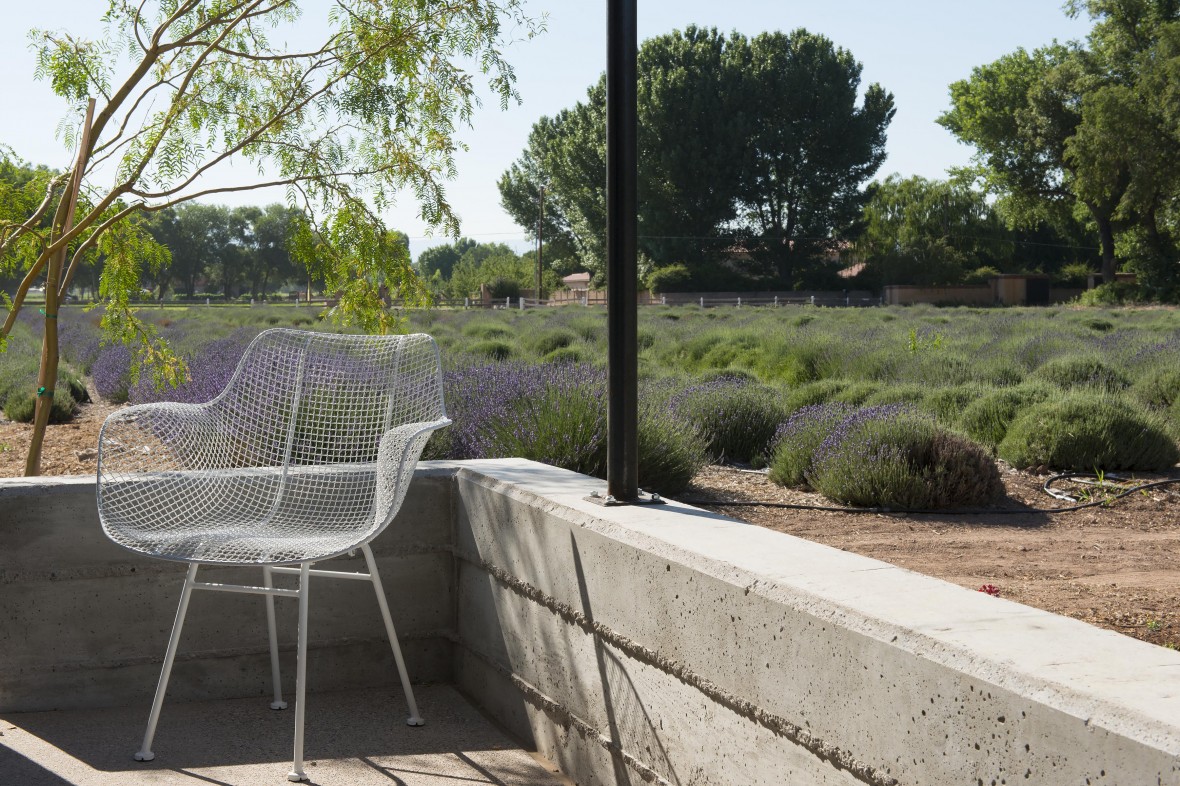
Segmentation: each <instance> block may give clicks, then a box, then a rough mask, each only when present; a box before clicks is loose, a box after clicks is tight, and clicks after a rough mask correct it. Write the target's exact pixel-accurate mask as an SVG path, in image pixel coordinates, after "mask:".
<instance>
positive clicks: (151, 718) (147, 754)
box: [135, 562, 197, 761]
mask: <svg viewBox="0 0 1180 786" xmlns="http://www.w3.org/2000/svg"><path fill="white" fill-rule="evenodd" d="M196 579H197V564H196V563H195V562H194V563H192V564H191V565H189V566H188V575H186V576H185V578H184V587H183V588H182V589H181V590H180V606H179V608H177V609H176V621H175V622H173V623H172V635H171V636H170V637H169V639H168V652H167V653H166V654H165V655H164V667H163V668H162V669H161V670H160V681H159V683H157V685H156V698H155V700H154V701H153V702H152V712H151V714H150V715H148V725H147V731H145V732H144V734H143V745H141V746H140V748H139V752H138V753H136V754H135V760H136V761H151V760H152V759H154V758H156V754H154V753H152V740H153V739H154V738H155V736H156V724H157V723H159V721H160V708H161V707H163V706H164V693H165V692H166V691H167V690H168V678H169V677H170V676H171V675H172V662H173V661H175V660H176V646H177V644H179V643H180V630H181V628H183V627H184V616H185V614H187V613H188V601H189V598H190V597H192V594H193V582H194V581H196Z"/></svg>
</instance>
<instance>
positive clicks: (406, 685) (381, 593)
mask: <svg viewBox="0 0 1180 786" xmlns="http://www.w3.org/2000/svg"><path fill="white" fill-rule="evenodd" d="M361 551H363V552H364V554H365V564H366V565H368V568H369V576H371V577H372V582H373V590H374V591H375V592H376V593H377V605H378V606H380V607H381V619H382V620H384V622H385V632H386V634H388V635H389V644H390V646H391V647H393V660H394V662H396V663H397V673H398V676H399V677H401V680H402V690H404V691H405V692H406V702H407V703H408V704H409V705H410V717H408V718H406V725H407V726H422V725H424V724H425V723H426V721H424V720H422V717H421V716H420V715H419V714H418V704H417V703H416V702H415V701H414V690H413V689H412V688H411V687H410V676H409V675H408V674H407V673H406V662H405V660H403V659H402V650H401V647H399V646H398V643H397V632H396V631H394V629H393V618H392V617H390V616H389V603H387V602H386V600H385V588H384V587H382V586H381V574H379V573H378V572H377V561H376V560H374V559H373V550H372V549H371V548H369V544H368V543H366V544H365V545H363V546H361Z"/></svg>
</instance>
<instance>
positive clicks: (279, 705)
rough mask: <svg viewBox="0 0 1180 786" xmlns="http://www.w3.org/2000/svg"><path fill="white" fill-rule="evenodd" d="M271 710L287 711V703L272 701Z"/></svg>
mask: <svg viewBox="0 0 1180 786" xmlns="http://www.w3.org/2000/svg"><path fill="white" fill-rule="evenodd" d="M270 708H271V709H272V710H285V709H287V702H285V701H272V702H271V703H270Z"/></svg>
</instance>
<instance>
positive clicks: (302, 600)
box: [287, 562, 311, 783]
mask: <svg viewBox="0 0 1180 786" xmlns="http://www.w3.org/2000/svg"><path fill="white" fill-rule="evenodd" d="M310 569H311V563H310V562H304V563H303V564H302V565H300V566H299V645H298V661H297V663H296V666H295V756H294V760H293V763H292V765H291V772H290V773H288V774H287V780H289V781H292V782H294V783H297V782H299V781H305V780H307V773H305V772H304V771H303V718H304V715H305V714H306V713H307V701H306V699H307V596H308V590H309V589H310V588H311V581H310V579H311V575H310V573H309V571H310Z"/></svg>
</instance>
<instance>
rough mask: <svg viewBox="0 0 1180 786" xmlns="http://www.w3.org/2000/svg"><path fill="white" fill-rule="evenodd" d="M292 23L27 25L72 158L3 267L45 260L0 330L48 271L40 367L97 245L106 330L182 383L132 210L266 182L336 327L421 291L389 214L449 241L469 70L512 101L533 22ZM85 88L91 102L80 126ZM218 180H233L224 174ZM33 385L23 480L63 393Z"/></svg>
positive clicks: (164, 16)
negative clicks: (140, 313)
mask: <svg viewBox="0 0 1180 786" xmlns="http://www.w3.org/2000/svg"><path fill="white" fill-rule="evenodd" d="M300 16H301V9H300V3H299V2H298V0H219V1H218V2H213V3H211V2H207V0H158V1H157V2H151V0H143V2H131V0H109V1H108V3H107V4H106V13H105V15H104V21H105V23H106V25H107V31H106V34H105V35H104V36H103V37H102V38H101V39H99V40H96V41H90V40H85V39H82V38H79V37H77V36H74V35H71V34H69V33H65V32H55V31H47V30H46V31H35V32H34V33H33V38H34V42H35V46H36V49H37V53H38V69H37V75H38V76H39V77H42V78H45V79H47V80H49V82H50V84H51V86H52V88H53V90H54V91H55V92H56V93H57V94H58V95H60V96H61V97H63V98H64V99H66V101H67V102H68V104H69V106H70V114H69V116H68V117H67V119H66V121H64V123H63V126H62V127H63V128H64V129H65V130H66V140H65V141H66V143H67V144H68V145H71V146H77V147H78V148H79V150H78V157H77V161H76V163H75V164H74V165H73V166H72V167H71V168H70V169H69V170H68V171H67V172H66V178H65V180H64V181H63V180H53V181H51V183H49V184H47V186H46V189H45V194H44V200H43V201H42V202H41V203H40V204H38V206H37V207H36V208H34V209H33V210H31V211H29V213H28V215H26V216H24V217H21V218H19V219H18V220H17V221H16V222H13V223H10V224H8V225H7V226H6V227H5V229H4V231H3V233H2V234H0V257H2V258H8V257H9V251H10V250H11V249H15V248H18V247H19V248H22V249H36V253H35V255H33V257H32V258H31V260H30V261H29V263H28V265H27V270H26V274H25V276H24V278H23V280H22V282H21V285H20V286H19V287H18V289H17V291H16V294H15V296H14V297H13V299H12V301H11V303H10V304H9V311H8V317H7V319H6V321H5V323H4V325H3V327H0V336H4V335H7V333H8V331H9V330H10V329H11V327H12V324H13V322H14V321H15V319H16V315H17V313H18V312H19V311H20V309H21V307H22V306H23V304H24V299H25V295H26V293H27V292H28V290H29V288H30V287H31V286H32V285H33V284H34V283H35V282H37V281H38V280H40V279H42V278H45V280H46V281H47V284H48V285H49V286H47V291H49V290H52V293H51V294H52V300H53V302H52V303H47V306H46V309H45V310H46V312H47V314H46V316H47V321H46V350H45V355H46V357H45V360H44V363H43V365H44V366H45V367H46V368H48V367H50V366H52V367H56V331H55V330H54V329H53V326H52V325H51V324H50V323H51V322H52V319H53V318H54V317H56V298H57V297H58V296H59V295H60V294H61V293H64V291H65V287H67V286H68V285H69V281H70V279H71V277H72V276H73V271H74V270H75V269H76V268H77V266H78V264H79V263H80V261H81V259H82V258H83V257H84V256H85V254H86V253H87V252H89V251H90V250H91V249H93V248H100V249H101V250H102V251H103V253H105V254H106V262H105V267H104V272H103V280H102V286H101V296H102V298H103V301H104V304H105V306H106V311H105V315H104V318H103V319H104V325H105V327H106V328H107V330H108V333H109V335H110V336H111V337H113V338H115V339H118V340H123V341H127V342H129V343H137V344H138V347H139V354H138V359H139V361H140V363H141V364H146V365H149V366H151V367H153V368H154V369H155V372H154V373H156V374H157V375H159V376H160V377H161V378H162V379H169V378H171V379H176V378H177V377H178V376H180V375H181V374H182V373H183V370H182V367H181V366H180V365H179V364H178V363H177V362H176V361H175V358H172V357H171V356H170V354H169V353H168V352H167V350H166V348H165V347H164V346H163V345H162V344H161V342H160V341H159V339H158V338H157V337H156V336H154V335H153V334H152V332H151V330H150V328H149V327H148V326H147V325H146V324H145V323H143V322H142V321H141V320H139V319H138V318H136V316H135V312H134V310H133V309H132V308H131V307H130V297H131V295H132V293H133V292H134V289H135V288H136V287H138V285H139V280H140V271H141V267H142V265H143V264H144V259H145V256H148V257H152V256H154V258H155V259H156V260H157V261H160V260H161V259H162V255H160V254H159V253H156V254H154V255H152V254H146V255H145V251H147V250H150V249H149V246H151V245H154V244H152V243H151V242H150V239H149V238H148V236H147V234H146V233H145V232H144V230H143V228H142V226H141V224H140V222H138V221H137V220H136V217H137V216H139V215H142V214H143V212H144V211H158V210H162V209H164V208H166V207H168V206H171V205H178V204H181V203H184V202H187V201H189V200H192V199H196V198H198V197H209V196H214V195H217V194H222V193H228V192H232V191H242V190H246V189H254V188H260V187H264V186H278V187H282V188H285V189H286V191H287V195H288V199H289V201H290V202H291V204H292V206H296V207H300V208H302V209H303V210H304V211H305V214H306V215H307V216H308V218H307V219H306V225H305V226H304V227H303V228H302V230H301V231H300V232H299V233H298V238H299V240H300V243H299V244H298V245H297V247H296V250H297V253H298V254H299V255H300V258H301V259H303V260H304V261H307V262H310V263H312V264H316V265H319V266H320V267H321V268H323V269H326V270H328V271H330V275H328V276H326V278H327V279H328V280H329V281H331V282H332V283H334V284H335V283H338V284H341V285H342V286H341V289H340V291H341V301H340V306H339V308H338V310H337V312H336V313H337V316H338V317H339V318H341V319H343V320H347V321H351V322H355V323H356V324H359V325H360V326H362V327H364V328H365V329H368V330H382V329H389V328H391V327H392V326H393V319H392V317H391V316H390V315H389V314H388V313H387V312H386V311H385V310H384V309H383V308H381V300H380V297H379V296H378V293H377V289H376V287H377V284H376V283H374V282H376V281H377V280H379V279H380V280H383V281H384V282H385V284H386V285H387V286H389V287H390V288H391V289H396V290H398V294H399V295H400V296H401V297H403V298H405V299H407V300H410V301H413V300H415V299H417V298H419V297H421V296H422V295H423V293H424V288H423V286H422V283H421V282H420V281H419V280H418V278H417V277H416V276H415V275H414V274H413V271H412V269H411V268H410V265H409V261H408V259H407V258H406V256H405V255H390V254H386V253H385V252H386V251H388V250H389V249H388V241H387V238H386V235H387V232H386V230H385V227H384V225H383V223H382V221H381V218H380V211H381V209H382V208H384V207H385V206H387V205H389V204H390V203H391V202H392V201H393V200H394V199H395V197H396V195H397V194H398V193H399V192H401V191H403V190H408V191H410V192H411V193H413V194H414V196H415V197H416V199H417V200H418V202H419V204H420V206H421V211H422V216H423V218H424V219H425V220H426V221H427V222H429V223H431V224H435V225H439V226H442V227H443V228H445V229H446V230H448V231H450V232H452V233H457V231H458V223H457V220H456V218H455V216H454V214H453V212H452V210H451V208H450V205H449V204H448V203H447V199H446V192H445V190H444V187H443V181H444V180H445V179H446V178H447V177H448V176H450V175H451V174H452V173H453V171H454V154H455V151H456V149H457V148H458V142H457V141H456V140H455V130H456V126H457V124H462V123H467V122H468V121H469V120H470V118H471V113H472V109H473V107H474V106H475V105H476V103H477V102H478V100H479V99H478V95H477V92H476V91H477V86H476V82H475V81H474V80H473V79H472V76H471V74H470V70H471V69H472V67H473V66H474V67H475V68H478V69H479V70H481V71H482V72H483V73H484V74H486V75H487V76H488V77H489V84H490V87H491V89H492V90H493V91H494V93H495V94H496V95H497V97H498V98H499V100H500V102H501V104H502V105H506V104H507V102H508V101H510V100H512V99H513V98H514V97H515V91H514V87H513V72H512V70H511V68H510V66H509V65H508V63H507V62H506V61H505V60H504V58H503V55H502V47H503V45H504V44H505V39H506V32H505V29H504V24H505V21H509V22H512V23H515V24H516V25H518V26H520V27H523V29H524V31H525V32H526V33H527V34H532V33H533V32H535V30H536V29H537V25H536V24H535V23H534V22H533V21H532V20H530V19H528V18H526V17H525V16H524V14H523V12H522V10H521V2H520V0H465V1H464V2H461V3H453V2H444V0H385V1H384V2H372V1H371V0H337V2H335V3H334V4H333V5H332V7H331V10H330V11H329V12H328V13H327V14H326V17H325V18H322V19H315V20H300ZM297 21H299V22H300V27H299V30H300V32H301V33H306V32H307V31H309V30H317V31H320V35H319V40H318V43H314V44H312V45H310V46H305V47H288V46H286V45H280V44H278V43H276V42H278V41H282V40H284V39H285V37H286V36H287V35H288V34H289V33H290V26H291V25H293V24H295V23H296V22H297ZM276 33H277V34H276ZM272 34H274V35H273V38H272ZM89 96H95V97H97V99H98V105H97V107H96V108H95V111H94V114H93V120H92V123H91V124H83V123H80V122H79V121H80V119H81V117H82V115H83V114H84V113H85V112H86V106H87V103H88V102H87V98H88V97H89ZM231 164H234V165H235V166H234V167H233V169H232V172H231V171H229V169H230V165H231ZM215 173H221V176H223V177H225V178H229V179H228V180H224V181H214V180H212V179H211V177H210V176H211V175H214V174H215ZM66 181H68V182H70V183H71V184H72V185H74V186H75V187H76V188H77V190H79V191H80V192H81V194H82V199H81V200H79V202H78V205H79V209H78V210H77V215H76V216H74V217H71V216H70V215H69V214H70V208H69V207H68V203H71V202H72V201H73V200H71V199H61V198H60V197H61V196H62V193H63V187H64V185H65V182H66ZM55 208H56V213H54V221H53V222H52V225H51V226H50V227H49V228H45V227H44V226H42V219H43V218H44V217H45V216H46V215H49V214H51V213H53V211H54V210H55ZM28 253H29V254H31V253H32V252H28ZM66 254H68V255H69V259H68V265H66V264H65V259H64V257H65V255H66ZM27 258H28V255H26V259H27ZM49 299H50V298H49V297H47V300H49ZM51 334H52V335H51ZM153 361H160V362H153ZM43 376H44V374H43ZM49 378H50V379H52V378H53V377H52V376H50V377H49ZM41 384H42V387H43V388H44V389H45V390H44V394H43V396H42V397H41V399H42V400H41V401H39V404H38V409H37V412H38V414H37V418H36V423H37V431H36V432H35V434H34V443H33V444H34V447H33V448H32V449H31V450H30V459H29V462H28V464H27V467H26V471H27V472H28V473H29V474H35V473H36V472H37V468H38V464H39V454H40V440H41V437H42V435H43V433H44V432H43V430H44V422H45V418H46V417H47V415H48V407H46V406H42V405H43V404H44V403H45V401H44V399H46V398H48V396H49V395H51V394H52V385H51V384H50V385H46V384H45V383H44V382H43V383H41Z"/></svg>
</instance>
